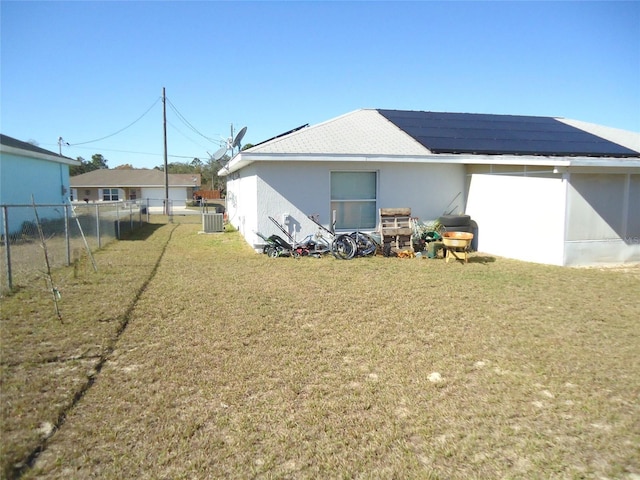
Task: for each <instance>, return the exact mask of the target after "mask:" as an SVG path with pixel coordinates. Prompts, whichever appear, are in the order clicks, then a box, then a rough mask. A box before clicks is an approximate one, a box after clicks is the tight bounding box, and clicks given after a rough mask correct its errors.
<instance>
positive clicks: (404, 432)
mask: <svg viewBox="0 0 640 480" xmlns="http://www.w3.org/2000/svg"><path fill="white" fill-rule="evenodd" d="M199 229H200V226H199V225H195V224H191V225H190V224H175V223H173V224H154V225H150V226H149V227H145V228H143V229H142V230H141V231H138V232H135V233H134V235H136V237H132V239H131V240H123V241H118V242H114V243H112V244H110V245H108V246H107V247H106V248H104V249H102V250H100V251H99V252H97V253H96V255H95V258H96V261H97V263H98V267H99V271H98V273H94V272H93V270H92V268H91V264H90V263H89V262H88V261H86V260H84V261H79V262H77V263H76V264H75V265H74V267H72V268H66V269H62V270H57V271H55V272H54V282H56V283H57V284H58V288H59V289H60V290H61V292H62V299H61V301H60V309H61V312H62V316H63V323H60V322H59V321H58V319H57V318H56V316H55V312H54V308H53V303H52V300H51V296H50V294H49V293H48V292H47V291H46V290H45V288H44V285H45V282H44V280H42V284H41V285H32V286H30V287H28V288H27V287H24V288H21V289H20V290H19V291H18V292H16V293H15V294H13V295H11V296H8V297H6V298H3V299H2V314H1V318H0V321H1V335H2V337H1V341H2V349H1V359H0V360H1V368H2V370H1V372H2V376H1V382H2V383H1V388H2V417H1V418H2V430H1V434H2V451H1V457H0V458H1V462H2V475H3V477H2V478H7V479H9V478H18V477H20V476H21V478H25V479H26V478H59V479H63V478H64V479H68V478H76V479H83V478H101V479H124V478H137V479H158V478H167V479H169V478H171V479H181V478H184V479H194V478H202V479H207V478H242V479H244V478H260V479H270V478H309V479H311V478H313V479H316V478H398V479H406V478H416V479H422V478H424V479H440V478H441V479H469V478H476V479H494V478H541V479H542V478H544V479H549V478H562V479H564V478H594V479H595V478H598V479H601V478H611V479H613V478H615V479H637V478H640V448H639V445H640V356H639V355H638V352H639V351H640V301H639V300H638V292H639V291H640V269H639V268H628V269H618V270H614V269H611V270H603V269H570V268H559V267H551V266H543V265H535V264H528V263H523V262H517V261H511V260H506V259H501V258H491V257H487V256H482V255H479V254H476V255H474V256H473V257H472V258H471V261H470V262H469V263H468V264H466V265H464V264H460V263H449V264H446V263H445V262H444V261H443V260H427V259H400V258H385V257H382V256H378V257H374V258H365V259H354V260H351V261H341V260H336V259H334V258H332V257H326V258H322V259H315V258H302V259H299V260H294V259H292V258H276V259H272V258H268V257H266V256H265V255H258V254H255V253H254V252H253V251H252V250H251V249H250V248H249V247H248V246H247V245H246V244H245V243H244V242H243V241H242V239H241V238H240V236H239V235H238V234H237V233H236V232H227V233H224V234H213V235H199V234H198V233H197V232H198V230H199Z"/></svg>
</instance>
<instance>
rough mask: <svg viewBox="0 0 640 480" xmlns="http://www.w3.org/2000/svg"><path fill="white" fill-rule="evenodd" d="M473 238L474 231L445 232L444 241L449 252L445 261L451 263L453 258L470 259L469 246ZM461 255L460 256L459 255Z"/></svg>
mask: <svg viewBox="0 0 640 480" xmlns="http://www.w3.org/2000/svg"><path fill="white" fill-rule="evenodd" d="M471 240H473V233H467V232H445V233H443V234H442V243H444V246H445V249H446V250H447V253H446V255H445V262H446V263H449V260H450V259H451V258H454V259H456V260H464V263H467V262H468V261H469V248H470V246H471ZM459 255H460V256H459Z"/></svg>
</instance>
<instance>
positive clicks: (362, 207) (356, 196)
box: [331, 172, 377, 230]
mask: <svg viewBox="0 0 640 480" xmlns="http://www.w3.org/2000/svg"><path fill="white" fill-rule="evenodd" d="M376 192H377V174H376V172H331V211H332V212H333V211H335V212H336V225H335V228H336V230H358V229H364V230H371V229H374V228H375V227H376Z"/></svg>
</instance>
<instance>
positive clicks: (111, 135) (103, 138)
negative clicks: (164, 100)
mask: <svg viewBox="0 0 640 480" xmlns="http://www.w3.org/2000/svg"><path fill="white" fill-rule="evenodd" d="M160 100H161V97H158V98H157V99H156V101H155V102H153V105H151V106H150V107H149V108H148V109H147V110H146V111H145V112H144V113H143V114H142V115H140V116H139V117H138V118H136V119H135V120H134V121H133V122H131V123H130V124H129V125H127V126H126V127H124V128H121V129H120V130H118V131H117V132H114V133H112V134H110V135H107V136H106V137H101V138H96V139H95V140H89V141H87V142H77V143H71V144H70V146H72V147H74V146H76V145H86V144H87V143H95V142H99V141H100V140H105V139H107V138H110V137H113V136H115V135H117V134H119V133H120V132H124V131H125V130H126V129H127V128H129V127H131V126H133V125H135V124H136V123H138V122H139V121H140V120H141V119H142V118H143V117H144V116H145V115H146V114H147V113H149V112H150V111H151V109H152V108H153V107H155V106H156V104H157V103H158V102H159V101H160Z"/></svg>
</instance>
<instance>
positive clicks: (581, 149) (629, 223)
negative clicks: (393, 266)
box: [219, 109, 640, 265]
mask: <svg viewBox="0 0 640 480" xmlns="http://www.w3.org/2000/svg"><path fill="white" fill-rule="evenodd" d="M219 174H220V175H226V176H227V213H228V216H229V220H230V221H231V222H232V223H233V225H235V226H236V227H237V228H238V229H239V231H240V232H241V233H242V235H243V236H244V237H245V239H246V240H247V242H248V243H249V244H251V245H253V246H254V247H257V246H258V245H259V244H260V238H259V237H258V236H257V235H255V233H254V232H255V231H258V232H260V233H262V234H271V233H278V231H277V230H275V229H274V225H273V223H272V222H271V221H270V220H269V218H268V217H269V216H272V217H274V218H276V219H277V220H278V221H280V222H281V223H283V224H286V228H288V229H289V231H290V232H291V233H292V234H294V235H295V237H296V238H297V239H302V238H304V237H305V236H306V235H309V234H313V233H314V232H315V231H316V230H317V228H316V226H315V225H314V224H313V223H312V222H311V221H310V220H309V219H308V216H309V215H318V216H319V218H320V221H321V223H322V224H324V225H325V226H329V225H330V224H331V223H332V220H333V216H334V215H335V222H336V229H337V230H342V231H353V230H355V229H361V230H365V231H366V230H370V231H373V230H375V229H376V227H377V222H378V219H377V212H378V209H379V208H395V207H410V208H411V212H412V215H413V216H415V217H418V218H419V219H421V220H424V221H428V220H433V219H437V218H438V217H439V216H441V215H443V214H445V213H447V214H448V213H453V214H459V213H465V214H468V215H471V217H472V219H473V220H474V221H475V222H476V223H477V230H476V232H475V233H476V236H477V242H476V245H477V248H478V250H479V251H481V252H484V253H487V254H491V255H498V256H504V257H510V258H515V259H520V260H526V261H533V262H539V263H547V264H554V265H594V264H611V263H622V262H638V261H640V134H638V133H634V132H627V131H622V130H617V129H611V128H607V127H603V126H599V125H594V124H589V123H585V122H579V121H574V120H566V119H561V118H551V117H529V116H514V115H486V114H466V113H461V114H459V113H437V112H419V111H399V110H375V109H363V110H357V111H354V112H351V113H348V114H346V115H343V116H340V117H337V118H334V119H331V120H329V121H326V122H324V123H321V124H318V125H315V126H312V127H308V128H302V129H298V130H296V131H293V132H292V133H288V134H286V135H281V136H279V137H275V138H273V139H271V140H268V141H266V142H263V143H261V144H258V145H255V146H254V147H252V148H250V149H247V150H245V151H243V152H241V153H239V154H238V155H236V156H235V157H234V158H233V159H232V160H231V161H230V162H229V164H228V165H227V166H226V168H225V169H223V170H222V171H221V172H219Z"/></svg>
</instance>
